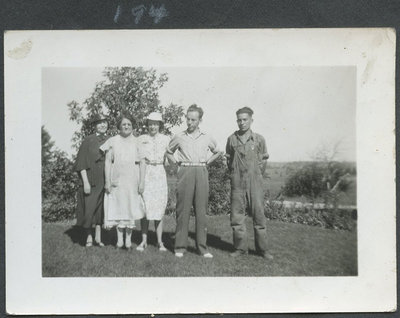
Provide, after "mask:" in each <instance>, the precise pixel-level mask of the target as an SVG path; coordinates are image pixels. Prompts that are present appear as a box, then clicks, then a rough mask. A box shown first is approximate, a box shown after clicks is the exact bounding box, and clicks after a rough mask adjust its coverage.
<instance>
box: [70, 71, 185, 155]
mask: <svg viewBox="0 0 400 318" xmlns="http://www.w3.org/2000/svg"><path fill="white" fill-rule="evenodd" d="M103 75H104V77H105V79H104V80H102V81H100V82H98V83H97V84H96V86H95V88H94V91H93V92H92V94H91V95H90V96H89V97H88V98H87V99H86V100H85V101H84V102H83V105H80V104H78V103H77V102H76V101H71V102H70V103H69V104H68V107H69V112H70V119H71V120H72V121H75V122H76V123H78V124H80V125H81V129H80V131H77V132H75V134H74V136H73V139H72V142H73V145H74V147H75V148H76V149H77V148H78V147H79V145H80V144H81V142H82V140H83V138H84V137H85V136H87V135H88V134H90V133H91V132H92V131H91V130H92V127H91V125H90V120H91V118H92V117H93V116H94V115H95V114H98V113H101V114H103V115H105V116H107V117H108V119H109V129H110V134H111V135H115V134H116V133H117V127H116V124H117V119H118V117H119V116H120V115H121V114H128V115H130V116H131V117H132V118H133V119H134V123H133V125H134V128H135V134H136V135H139V134H142V133H144V132H145V126H144V125H145V118H146V116H147V115H148V114H149V113H151V112H153V111H159V112H161V113H162V114H163V117H164V120H165V125H164V133H166V134H170V132H171V131H170V129H171V128H172V127H173V126H176V125H180V124H181V123H182V116H183V107H182V106H178V105H175V104H170V105H168V106H163V105H161V104H160V100H159V98H158V97H159V95H158V92H159V90H160V88H162V87H163V86H164V84H165V83H166V82H167V81H168V76H167V74H157V72H156V71H155V70H154V69H148V70H146V69H143V68H142V67H106V68H105V70H104V71H103Z"/></svg>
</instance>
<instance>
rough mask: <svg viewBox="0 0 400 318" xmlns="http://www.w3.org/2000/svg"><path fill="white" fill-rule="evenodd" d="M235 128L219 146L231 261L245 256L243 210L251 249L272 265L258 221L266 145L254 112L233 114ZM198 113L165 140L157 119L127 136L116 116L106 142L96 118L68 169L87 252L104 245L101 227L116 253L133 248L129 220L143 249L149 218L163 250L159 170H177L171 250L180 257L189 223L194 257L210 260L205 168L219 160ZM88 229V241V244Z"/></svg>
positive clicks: (164, 194) (164, 189) (164, 191)
mask: <svg viewBox="0 0 400 318" xmlns="http://www.w3.org/2000/svg"><path fill="white" fill-rule="evenodd" d="M236 116H237V124H238V127H239V130H238V131H236V132H234V133H233V134H232V135H231V136H229V138H228V140H227V144H226V154H225V156H226V158H227V165H228V169H229V173H230V178H231V213H230V218H231V226H232V229H233V244H234V248H235V251H234V252H232V253H231V256H233V257H235V256H239V255H244V254H247V251H248V244H247V236H246V224H245V219H246V212H249V215H251V216H252V217H253V225H254V236H255V247H256V251H257V252H258V253H259V254H260V255H261V256H262V257H264V258H267V259H272V258H273V257H272V255H271V254H270V253H269V252H268V251H267V238H266V219H265V215H264V189H263V175H264V171H265V168H266V162H267V159H268V153H267V149H266V144H265V139H264V138H263V137H262V136H261V135H259V134H256V133H254V132H253V131H252V130H251V124H252V122H253V111H252V110H251V109H250V108H249V107H243V108H241V109H239V110H238V111H237V112H236ZM202 118H203V110H202V108H201V107H198V106H197V105H192V106H190V107H189V108H188V109H187V112H186V123H187V129H186V130H185V131H183V132H181V133H178V134H176V135H174V136H173V137H172V139H170V138H169V137H168V136H166V135H164V134H162V133H161V130H162V127H163V123H164V122H163V119H162V115H161V114H160V113H157V112H153V113H151V114H149V116H148V117H147V128H148V134H145V135H142V136H140V137H135V136H134V135H133V122H134V121H133V119H132V118H130V116H127V115H125V116H121V117H120V119H119V120H118V122H117V128H118V131H119V134H118V135H116V136H113V137H110V138H108V137H107V136H106V132H107V129H108V122H107V119H106V118H105V117H102V116H100V115H96V116H95V117H94V119H93V121H92V123H93V125H94V127H95V133H94V134H92V135H89V136H88V137H86V138H85V139H84V141H83V142H82V145H81V147H80V149H79V152H78V155H77V159H76V163H75V171H77V172H78V173H79V175H80V180H81V186H80V187H79V190H78V203H77V225H79V226H82V227H83V228H85V229H86V232H85V233H86V246H88V247H90V246H92V245H99V246H103V243H102V241H101V226H102V225H103V226H104V227H105V228H108V229H109V228H112V227H116V231H117V238H118V240H117V247H118V248H122V247H123V246H125V247H126V248H128V249H130V248H131V247H132V241H131V235H132V230H133V228H134V227H135V221H136V220H140V224H141V231H142V242H141V243H140V244H139V245H138V246H137V247H136V249H137V250H139V251H143V250H144V249H145V248H146V247H147V231H148V228H149V221H150V220H154V224H155V229H156V233H157V241H158V248H159V250H160V251H166V250H167V249H166V248H165V246H164V244H163V240H162V231H163V216H164V213H165V209H166V206H167V201H168V185H167V177H166V172H165V169H164V165H165V164H168V163H172V164H176V165H178V172H177V176H178V181H177V189H176V190H177V191H176V192H177V194H176V199H177V204H176V232H175V246H174V252H175V256H176V257H183V256H184V253H185V252H186V250H187V245H188V233H189V219H190V214H191V210H192V208H193V210H194V214H195V217H196V248H197V251H198V253H199V254H200V255H202V256H203V257H205V258H212V257H213V255H212V254H211V253H210V252H209V250H208V247H207V220H206V214H207V210H208V196H209V183H208V170H207V166H208V165H210V164H211V163H212V162H213V161H214V160H216V159H217V158H218V157H219V156H221V155H222V151H220V150H219V148H218V147H217V143H216V141H215V139H214V138H213V137H211V136H210V135H209V134H207V133H205V132H203V131H202V130H200V128H199V125H200V123H201V121H202ZM209 152H211V155H209ZM93 227H94V228H95V233H94V234H95V235H94V239H93V233H92V230H93Z"/></svg>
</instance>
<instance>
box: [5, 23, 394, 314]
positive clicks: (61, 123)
mask: <svg viewBox="0 0 400 318" xmlns="http://www.w3.org/2000/svg"><path fill="white" fill-rule="evenodd" d="M394 43H395V34H394V33H393V30H391V29H384V28H381V29H303V30H299V29H291V30H289V29H280V30H270V29H258V30H240V29H233V30H186V31H185V30H169V31H167V30H153V31H150V30H142V31H138V30H137V31H128V30H120V31H82V32H73V31H54V32H52V31H20V32H17V31H16V32H7V33H6V36H5V92H6V98H5V105H6V108H5V118H6V120H5V124H6V126H5V142H6V180H8V182H7V187H6V235H7V237H6V247H7V248H6V253H7V258H6V262H7V269H9V270H7V304H8V308H11V311H12V312H15V313H21V314H54V313H59V314H85V313H91V314H116V313H118V314H134V313H221V312H225V313H229V312H248V313H254V312H337V311H342V312H353V311H375V310H376V311H388V310H389V311H390V310H393V308H395V306H396V301H395V295H396V293H395V288H396V284H395V278H396V273H395V271H393V269H395V268H396V259H395V251H396V243H395V178H394V176H395V155H394V153H393V151H394V150H393V149H395V148H394V144H395V143H394V141H395V135H394V133H393V131H394V56H395V54H394V52H395V50H394V47H395V44H394ZM21 81H23V83H24V89H23V90H22V89H21V84H18V83H21ZM11 180H12V181H11ZM17 180H19V182H17ZM21 189H24V194H23V195H21V193H20V191H22V190H21ZM28 238H29V240H28ZM22 249H23V250H24V251H25V252H26V255H25V252H24V253H23V254H21V251H22ZM22 255H25V256H22ZM25 257H26V258H25ZM22 258H25V261H23V262H21V260H22ZM28 259H29V261H28ZM26 286H29V287H28V288H27V287H26ZM195 286H196V287H195ZM177 293H178V294H180V295H182V299H181V300H179V299H178V298H179V297H178V298H177V297H176V295H177ZM27 295H31V297H27ZM32 295H34V296H33V297H32ZM94 295H97V296H94ZM246 295H247V296H246ZM249 295H254V297H250V298H251V299H250V298H249ZM49 297H51V299H52V301H51V302H49V301H47V299H49ZM202 297H207V299H209V300H211V299H212V300H213V301H210V302H209V303H208V304H205V303H202V302H199V301H196V299H200V298H202ZM243 297H245V298H243ZM266 298H267V299H268V301H265V299H266ZM21 299H27V300H26V301H25V302H24V303H21V301H20V300H21ZM67 299H68V301H67ZM132 299H135V301H130V300H132ZM243 299H246V302H243ZM350 299H351V300H350Z"/></svg>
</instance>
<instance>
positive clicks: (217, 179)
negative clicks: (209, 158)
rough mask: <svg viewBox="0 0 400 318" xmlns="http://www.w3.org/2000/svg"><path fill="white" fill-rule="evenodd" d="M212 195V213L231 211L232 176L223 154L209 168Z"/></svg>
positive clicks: (210, 203)
mask: <svg viewBox="0 0 400 318" xmlns="http://www.w3.org/2000/svg"><path fill="white" fill-rule="evenodd" d="M208 175H209V186H210V197H209V213H210V214H212V215H218V214H227V213H229V212H230V194H231V189H230V178H229V172H228V169H227V167H226V163H225V158H224V157H223V156H221V157H219V158H218V159H217V160H215V161H214V162H213V163H212V164H211V165H210V166H209V168H208Z"/></svg>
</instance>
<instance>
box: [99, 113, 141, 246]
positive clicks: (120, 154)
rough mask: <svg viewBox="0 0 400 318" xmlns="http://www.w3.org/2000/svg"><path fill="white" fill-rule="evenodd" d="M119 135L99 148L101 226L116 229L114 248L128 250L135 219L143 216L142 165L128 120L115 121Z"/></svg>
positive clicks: (129, 120)
mask: <svg viewBox="0 0 400 318" xmlns="http://www.w3.org/2000/svg"><path fill="white" fill-rule="evenodd" d="M117 126H118V131H119V134H118V135H116V136H114V137H111V138H110V139H108V140H107V141H106V142H105V143H104V144H103V145H102V146H101V147H100V149H101V150H102V151H104V152H105V153H106V161H105V186H104V188H105V191H106V194H105V197H104V227H105V228H111V227H114V226H115V227H116V228H117V237H118V242H117V248H122V247H123V246H124V232H125V247H126V248H127V249H130V248H131V247H132V241H131V236H132V229H133V228H134V227H135V220H140V219H141V218H143V216H144V206H143V199H142V197H141V195H140V194H141V193H143V189H144V174H145V169H146V165H145V163H144V159H142V160H141V159H140V157H139V145H138V138H136V137H135V136H133V135H132V131H133V129H132V119H131V118H129V116H122V117H121V118H120V119H119V120H118V124H117Z"/></svg>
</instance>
